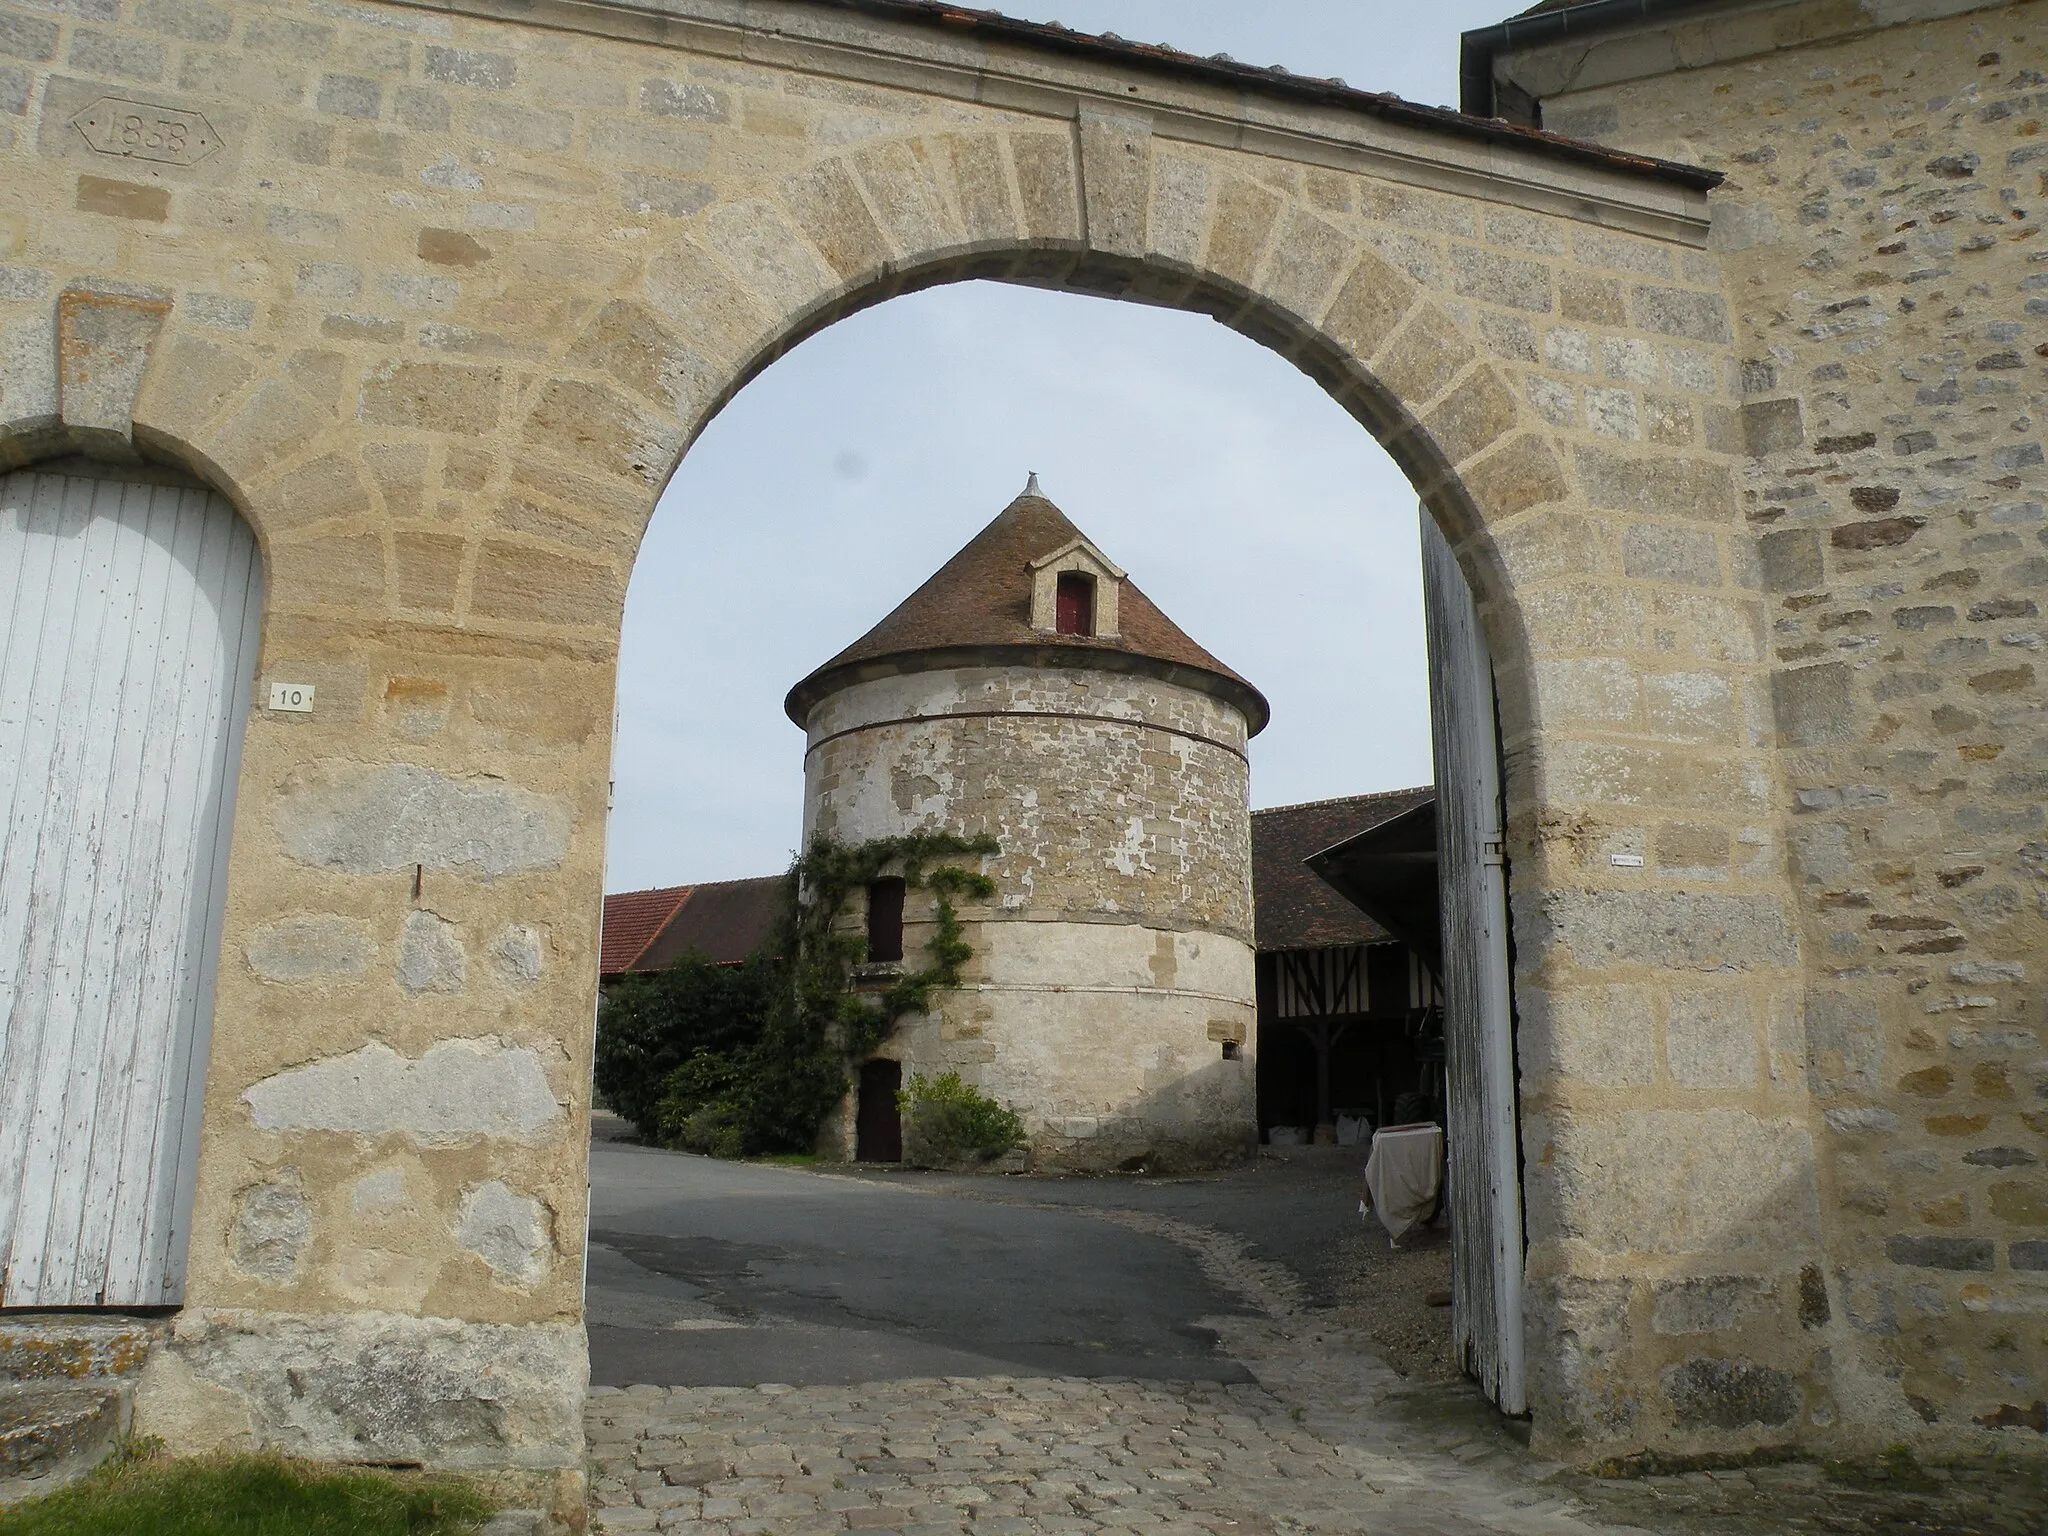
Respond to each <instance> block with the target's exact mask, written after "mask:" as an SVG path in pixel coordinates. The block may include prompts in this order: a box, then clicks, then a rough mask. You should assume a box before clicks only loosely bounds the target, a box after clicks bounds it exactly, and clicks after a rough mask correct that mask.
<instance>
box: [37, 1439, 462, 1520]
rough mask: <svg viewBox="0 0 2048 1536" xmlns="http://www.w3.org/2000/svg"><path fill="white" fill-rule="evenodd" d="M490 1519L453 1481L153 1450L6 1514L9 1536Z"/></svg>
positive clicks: (118, 1461) (127, 1457)
mask: <svg viewBox="0 0 2048 1536" xmlns="http://www.w3.org/2000/svg"><path fill="white" fill-rule="evenodd" d="M490 1514H491V1506H490V1504H489V1502H488V1501H487V1500H486V1499H485V1498H484V1497H483V1495H482V1494H480V1493H478V1492H477V1491H476V1489H474V1488H472V1487H471V1486H470V1485H469V1484H467V1483H462V1482H456V1481H454V1480H452V1479H449V1478H446V1477H433V1476H427V1475H424V1474H413V1473H388V1472H371V1471H358V1470H350V1471H338V1470H336V1469H335V1468H333V1467H330V1466H320V1465H315V1464H312V1463H305V1462H294V1461H287V1460H286V1459H284V1458H283V1457H281V1456H208V1457H195V1458H192V1459H189V1460H188V1459H185V1458H181V1457H174V1456H162V1455H156V1454H152V1452H151V1450H150V1449H149V1448H147V1447H145V1448H142V1449H140V1450H139V1451H135V1452H130V1453H129V1454H126V1455H124V1456H120V1457H117V1458H116V1459H115V1460H113V1461H111V1462H109V1463H107V1464H106V1465H105V1466H103V1467H101V1468H100V1469H99V1470H98V1471H96V1472H94V1473H93V1474H92V1476H90V1477H88V1478H86V1479H85V1480H84V1481H82V1482H78V1483H74V1484H72V1485H71V1486H70V1487H69V1488H64V1489H60V1490H59V1491H58V1492H56V1493H53V1494H50V1495H49V1496H48V1497H46V1498H40V1499H31V1500H29V1501H28V1502H26V1503H22V1504H17V1505H15V1506H14V1507H13V1508H11V1509H5V1510H0V1536H469V1533H471V1532H474V1531H475V1530H476V1529H477V1527H478V1526H480V1525H481V1524H482V1523H483V1522H484V1521H485V1520H486V1519H488V1518H489V1517H490Z"/></svg>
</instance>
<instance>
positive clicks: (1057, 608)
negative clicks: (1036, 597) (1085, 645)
mask: <svg viewBox="0 0 2048 1536" xmlns="http://www.w3.org/2000/svg"><path fill="white" fill-rule="evenodd" d="M1053 629H1054V630H1055V631H1056V632H1057V633H1059V634H1062V635H1092V634H1094V633H1095V578H1094V577H1093V576H1090V575H1089V574H1088V573H1087V572H1086V571H1061V572H1060V578H1059V585H1058V586H1057V587H1056V588H1055V590H1054V596H1053Z"/></svg>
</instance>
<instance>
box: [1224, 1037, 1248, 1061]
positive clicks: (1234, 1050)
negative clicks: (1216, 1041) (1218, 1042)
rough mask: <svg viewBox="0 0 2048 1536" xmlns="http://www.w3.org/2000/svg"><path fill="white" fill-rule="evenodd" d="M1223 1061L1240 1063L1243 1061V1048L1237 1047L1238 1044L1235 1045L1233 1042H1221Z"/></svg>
mask: <svg viewBox="0 0 2048 1536" xmlns="http://www.w3.org/2000/svg"><path fill="white" fill-rule="evenodd" d="M1223 1059H1224V1060H1225V1061H1241V1060H1243V1059H1244V1047H1243V1046H1241V1045H1239V1044H1238V1043H1237V1042H1236V1041H1235V1040H1226V1041H1224V1042H1223Z"/></svg>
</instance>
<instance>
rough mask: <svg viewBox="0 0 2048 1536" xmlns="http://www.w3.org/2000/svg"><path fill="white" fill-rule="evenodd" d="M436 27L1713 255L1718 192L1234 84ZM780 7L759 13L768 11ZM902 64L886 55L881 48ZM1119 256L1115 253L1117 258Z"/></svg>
mask: <svg viewBox="0 0 2048 1536" xmlns="http://www.w3.org/2000/svg"><path fill="white" fill-rule="evenodd" d="M387 3H390V4H396V5H405V6H411V7H415V8H420V9H427V10H432V11H435V12H437V13H447V12H453V13H455V14H457V15H466V16H474V17H478V18H482V19H488V20H494V21H502V22H504V23H506V24H508V25H514V26H542V27H547V28H550V29H556V30H562V31H569V32H582V33H587V34H590V35H594V36H601V37H615V38H620V39H624V40H629V41H634V42H642V43H648V44H652V45H654V46H658V47H668V48H676V49H683V50H688V51H690V52H695V53H702V54H706V55H709V56H711V57H716V58H726V59H735V60H744V61H746V62H748V63H753V64H762V65H768V66H771V67H777V68H783V69H790V70H796V71H800V72H804V73H809V74H817V75H825V76H829V77H832V78H835V79H841V80H853V81H858V82H860V83H862V84H866V85H879V86H886V87H890V88H893V89H899V90H906V91H915V92H917V93H919V94H922V95H926V96H937V97H948V98H951V99H953V100H956V101H967V102H978V103H981V104H984V105H987V106H992V107H997V108H1001V109H1004V110H1008V111H1017V112H1028V113H1033V114H1036V115H1039V116H1043V117H1046V118H1051V119H1055V120H1061V121H1066V122H1075V121H1077V120H1080V119H1081V118H1082V117H1083V111H1084V104H1086V109H1087V111H1089V112H1091V113H1100V114H1101V115H1102V117H1104V118H1113V119H1123V120H1131V119H1138V118H1142V117H1147V116H1149V117H1150V118H1151V121H1152V135H1153V137H1155V138H1163V139H1172V140H1178V141H1180V142H1184V143H1190V144H1202V145H1207V146H1210V147H1213V148H1218V149H1237V150H1243V151H1245V152H1248V153H1251V154H1258V155H1265V156H1269V157H1271V158H1273V159H1277V160H1283V161H1291V162H1295V163H1299V164H1304V165H1317V166H1322V167H1325V168H1328V169H1332V170H1341V171H1350V172H1354V173H1357V174H1361V175H1368V176H1376V177H1379V178H1382V179H1384V180H1387V181H1394V182H1399V183H1402V184H1404V185H1408V186H1418V187H1425V188H1428V189H1430V190H1432V191H1439V192H1448V193H1452V194H1456V195H1462V196H1468V197H1477V198H1482V199H1484V200H1486V201H1488V202H1494V203H1503V204H1507V205H1509V206H1512V207H1519V208H1527V209H1530V210H1532V211H1534V212H1538V213H1548V214H1555V215H1558V216H1560V217H1564V218H1571V219H1577V220H1579V221H1581V222H1584V223H1591V224H1598V225H1601V226H1603V227H1606V228H1611V229H1620V230H1626V231H1628V232H1630V233H1632V234H1638V235H1646V236H1649V237H1651V238H1653V239H1659V240H1669V241H1672V242H1673V243H1676V244H1680V245H1689V246H1694V247H1704V246H1705V245H1706V243H1707V226H1708V215H1707V196H1706V193H1705V192H1702V191H1697V190H1694V189H1692V188H1688V187H1683V186H1679V185H1676V184H1674V183H1670V182H1664V181H1654V180H1650V179H1648V178H1646V177H1645V176H1642V175H1640V174H1634V173H1631V172H1628V171H1625V170H1621V169H1618V168H1617V169H1607V168H1604V167H1601V166H1597V165H1584V164H1578V163H1574V162H1570V161H1566V160H1562V159H1560V158H1558V157H1557V156H1556V155H1554V154H1549V153H1546V152H1544V151H1543V150H1542V149H1540V148H1536V147H1531V148H1528V149H1523V148H1520V147H1518V146H1512V145H1507V144H1495V143H1485V142H1479V141H1466V140H1462V139H1456V138H1453V137H1451V136H1449V135H1446V134H1437V133H1431V132H1429V131H1427V130H1426V129H1422V128H1417V127H1411V126H1408V125H1405V124H1400V123H1394V122H1389V121H1386V120H1384V119H1381V118H1377V117H1370V116H1366V115H1364V114H1362V113H1359V112H1355V111H1347V110H1346V109H1345V108H1343V107H1341V106H1336V105H1323V104H1320V103H1313V102H1303V103H1296V102H1283V101H1279V100H1271V101H1267V100H1253V99H1251V98H1249V97H1247V96H1246V95H1245V94H1244V93H1243V92H1242V91H1238V90H1235V89H1232V88H1230V87H1228V86H1225V85H1223V84H1221V83H1217V84H1211V83H1208V82H1205V81H1191V80H1178V79H1169V78H1165V77H1161V76H1154V75H1151V74H1143V73H1140V72H1138V71H1136V70H1129V71H1126V70H1120V69H1118V68H1116V67H1115V66H1114V65H1112V64H1102V65H1092V66H1091V65H1090V64H1089V63H1087V62H1083V61H1079V60H1075V59H1070V58H1066V57H1061V56H1056V55H1049V54H1046V53H1042V52H1037V51H1034V50H1029V49H1025V48H1021V47H1012V46H1003V47H1000V48H991V47H990V46H989V45H988V44H987V43H985V42H983V41H981V40H979V39H976V38H972V37H969V36H963V37H962V38H961V39H960V40H958V41H957V42H954V41H946V40H938V39H935V38H934V37H933V35H932V34H931V33H930V32H927V31H925V30H923V29H916V30H915V31H913V30H912V29H909V28H906V27H903V26H900V25H897V24H891V23H885V22H881V21H877V20H874V19H872V18H862V17H852V16H838V15H832V16H827V15H823V14H820V13H818V12H816V11H815V10H812V9H810V8H808V7H798V6H788V7H783V8H781V9H780V10H779V11H778V12H777V13H776V17H775V20H776V23H777V26H778V28H779V29H778V30H769V29H768V27H767V26H765V25H763V24H762V23H760V22H755V23H753V24H751V25H750V24H748V23H745V22H742V21H740V20H739V19H738V17H739V15H740V11H739V9H738V8H737V7H735V6H733V5H731V4H729V3H727V0H616V3H609V4H604V5H597V4H593V3H591V0H387ZM766 9H767V8H766V7H750V8H749V10H748V12H747V14H748V15H752V14H753V13H754V11H755V10H761V11H764V12H765V11H766ZM885 40H886V44H887V46H888V47H889V48H890V49H897V50H901V51H900V52H885V51H883V48H882V44H883V42H884V41H885ZM1103 248H1105V249H1107V247H1103Z"/></svg>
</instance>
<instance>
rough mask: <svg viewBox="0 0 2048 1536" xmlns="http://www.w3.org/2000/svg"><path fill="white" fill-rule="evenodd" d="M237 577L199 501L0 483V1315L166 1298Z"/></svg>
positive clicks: (183, 1154)
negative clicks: (2, 1309) (10, 1310)
mask: <svg viewBox="0 0 2048 1536" xmlns="http://www.w3.org/2000/svg"><path fill="white" fill-rule="evenodd" d="M262 581H263V575H262V564H261V560H260V557H259V555H258V553H257V549H256V540H255V537H254V535H253V534H252V533H251V532H250V529H249V527H248V525H247V524H246V523H244V522H243V521H242V519H241V518H240V517H239V516H238V515H237V514H236V513H235V510H234V509H233V508H232V507H230V506H229V505H228V504H227V503H226V502H225V501H223V500H222V499H221V498H220V497H218V496H215V495H213V494H211V493H210V492H207V491H204V490H200V489H197V488H187V487H183V486H175V485H154V484H138V483H127V482H122V481H117V480H103V479H86V478H79V477H73V476H66V475H57V474H39V473H32V472H23V473H16V474H11V475H7V476H5V477H4V478H0V1305H5V1306H9V1307H51V1306H108V1307H122V1306H127V1307H133V1306H161V1305H165V1304H168V1303H175V1302H176V1301H178V1300H179V1299H180V1298H181V1296H182V1293H183V1285H184V1249H185V1227H186V1224H187V1222H188V1220H189V1210H190V1201H191V1185H192V1166H193V1161H194V1155H195V1152H196V1147H197V1136H198V1105H199V1092H200V1087H201V1078H202V1076H203V1073H204V1070H205V1059H206V1041H207V1035H208V1031H209V1026H210V1022H211V1018H212V1007H213V980H214V966H215V962H216V957H217V953H218V950H219V948H220V915H221V903H222V895H223V886H224V876H225V872H226V865H227V851H228V831H229V825H230V823H231V821H232V811H233V803H234V785H235V773H236V769H237V767H238V765H239V763H240V761H241V742H242V727H243V722H244V720H245V719H246V716H247V711H248V701H249V691H250V680H251V674H252V672H253V669H254V665H255V657H256V643H257V626H258V624H259V622H260V619H261V610H262Z"/></svg>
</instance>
